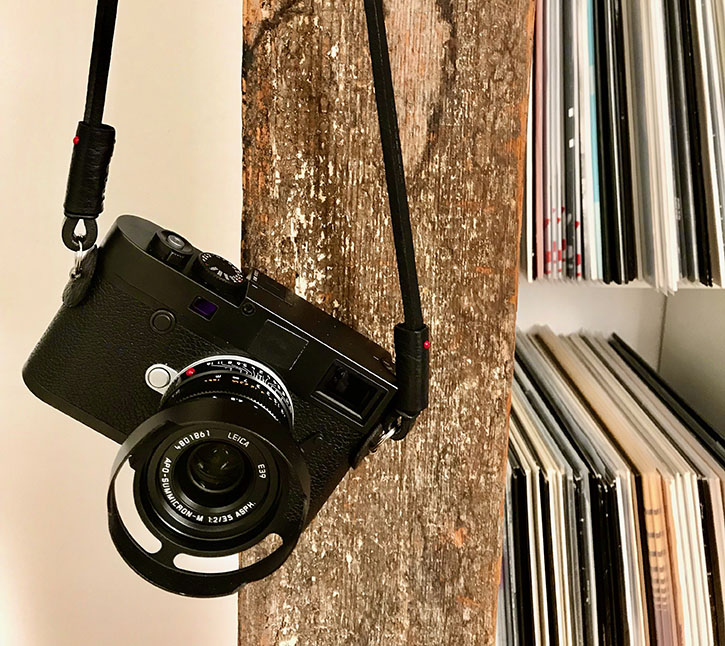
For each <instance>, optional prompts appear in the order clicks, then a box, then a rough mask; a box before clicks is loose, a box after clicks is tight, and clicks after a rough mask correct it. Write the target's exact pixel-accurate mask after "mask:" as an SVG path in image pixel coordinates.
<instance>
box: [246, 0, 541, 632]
mask: <svg viewBox="0 0 725 646" xmlns="http://www.w3.org/2000/svg"><path fill="white" fill-rule="evenodd" d="M532 4H533V3H532V2H531V0H507V2H495V1H493V0H477V1H475V2H474V1H471V0H388V2H387V6H386V9H387V11H388V16H387V27H388V37H389V40H390V46H391V59H392V62H393V68H394V76H395V82H396V94H397V104H398V111H399V114H400V126H401V131H402V140H403V152H404V156H405V161H406V169H407V173H408V179H409V191H410V198H411V214H412V221H413V227H414V233H415V241H416V247H417V252H418V268H419V272H420V277H421V288H422V295H423V304H424V310H425V313H426V317H427V319H428V322H429V324H430V326H431V333H432V343H433V345H432V390H431V408H430V410H429V411H428V412H427V413H426V414H425V416H424V417H423V418H422V419H421V421H420V422H419V423H418V425H417V426H416V428H415V429H414V431H413V433H411V435H410V436H409V437H408V439H407V440H405V441H404V442H403V443H396V444H394V443H388V444H386V445H385V446H384V448H382V449H381V450H380V452H379V453H378V454H377V455H375V456H373V457H372V458H370V459H368V460H367V461H366V462H365V463H364V464H363V465H362V466H361V467H360V468H358V469H357V470H356V471H354V472H351V473H350V474H349V475H348V477H347V478H346V479H345V480H344V481H343V483H342V485H341V486H340V487H339V488H338V489H337V491H336V492H335V493H334V494H333V496H332V497H331V498H330V500H329V502H328V503H327V505H326V506H325V507H324V508H323V510H322V511H321V512H320V514H319V515H318V517H317V518H316V519H315V520H314V522H313V523H312V525H311V526H310V528H309V529H308V530H307V532H306V533H305V535H304V536H303V537H302V539H301V540H300V543H299V545H298V547H297V549H296V551H295V552H294V554H293V555H292V557H291V558H290V559H289V561H288V562H287V563H286V564H285V566H284V567H283V568H281V569H280V570H279V571H278V572H277V573H275V574H274V575H273V576H271V577H270V578H269V579H267V580H265V581H263V582H259V583H256V584H252V585H249V586H248V587H247V588H245V589H244V590H243V591H242V592H241V594H240V599H239V622H240V629H239V630H240V637H239V639H240V644H265V645H273V644H274V645H276V644H279V645H280V646H283V645H286V646H294V645H297V646H328V645H329V646H342V645H343V644H344V645H346V646H348V645H349V646H352V645H358V644H360V645H363V644H365V645H368V644H390V645H395V646H397V645H399V644H430V645H436V646H438V645H441V644H455V645H456V646H459V645H464V644H491V643H493V639H494V633H495V616H496V612H495V609H496V596H497V587H498V580H499V567H500V551H501V548H500V545H501V518H502V506H503V481H504V473H505V464H506V462H505V456H506V443H507V416H508V408H509V387H510V380H511V373H512V366H513V352H514V325H515V317H516V287H517V273H518V272H517V262H518V239H519V221H520V217H519V216H520V213H521V208H522V195H523V173H524V151H525V138H526V128H525V123H526V110H527V95H528V87H529V65H530V60H531V37H532V31H533V6H532ZM244 29H245V31H244V70H243V90H244V101H243V104H244V214H243V243H242V248H243V258H244V264H245V266H255V267H259V268H260V269H262V270H263V271H266V272H267V273H269V274H270V275H272V276H273V277H275V278H276V279H278V280H280V281H281V282H283V283H285V284H287V285H290V286H293V287H294V288H295V289H296V291H297V293H298V294H300V295H302V296H304V297H305V298H307V299H308V300H310V301H311V302H313V303H315V304H317V305H319V306H320V307H322V308H324V309H326V310H327V311H329V312H332V313H333V314H334V315H335V316H337V317H339V318H340V319H341V320H343V321H345V322H346V323H348V324H351V325H353V326H354V327H356V328H357V329H359V330H360V331H362V332H363V333H365V334H367V335H369V336H370V337H372V338H373V339H375V340H376V341H377V342H378V343H381V344H382V345H385V346H386V347H391V348H392V329H393V324H394V323H396V322H398V321H400V320H401V317H402V313H401V306H400V296H399V292H398V281H397V275H396V267H395V259H394V250H393V241H392V235H391V230H390V222H389V216H388V207H387V202H386V196H385V189H384V175H383V165H382V157H381V149H380V142H379V135H378V126H377V118H376V115H375V108H374V95H373V90H372V80H371V70H370V62H369V60H368V52H367V36H366V33H365V18H364V12H363V5H362V0H351V1H348V2H339V1H335V0H246V4H245V8H244Z"/></svg>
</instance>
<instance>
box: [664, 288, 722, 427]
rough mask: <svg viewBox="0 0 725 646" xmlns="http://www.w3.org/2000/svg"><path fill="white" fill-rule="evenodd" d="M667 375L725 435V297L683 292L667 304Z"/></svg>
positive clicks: (710, 292) (717, 292) (707, 292)
mask: <svg viewBox="0 0 725 646" xmlns="http://www.w3.org/2000/svg"><path fill="white" fill-rule="evenodd" d="M661 372H662V376H663V377H664V378H665V379H666V380H667V381H668V382H669V383H670V385H671V386H672V387H673V388H674V389H675V390H676V391H677V392H678V393H679V394H680V395H682V396H683V398H684V399H685V400H686V401H687V402H688V403H689V404H690V405H691V406H692V407H693V408H694V409H695V410H697V412H698V413H700V415H702V416H703V417H704V418H705V419H706V420H707V421H708V422H709V423H710V424H711V425H712V426H713V427H715V428H716V429H718V430H720V431H721V432H725V292H722V291H720V290H702V289H699V290H691V291H688V290H684V291H681V292H678V293H677V294H675V296H673V297H671V298H670V299H669V300H668V302H667V315H666V318H665V330H664V337H663V340H662V364H661Z"/></svg>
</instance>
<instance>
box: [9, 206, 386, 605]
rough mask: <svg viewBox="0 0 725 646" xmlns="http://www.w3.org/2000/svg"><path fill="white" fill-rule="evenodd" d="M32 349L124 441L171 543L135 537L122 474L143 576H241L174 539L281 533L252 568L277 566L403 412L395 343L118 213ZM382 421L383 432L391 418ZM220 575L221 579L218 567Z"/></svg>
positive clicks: (205, 550) (248, 572)
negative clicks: (144, 543) (210, 566)
mask: <svg viewBox="0 0 725 646" xmlns="http://www.w3.org/2000/svg"><path fill="white" fill-rule="evenodd" d="M92 258H93V261H92V262H88V263H87V264H92V265H94V267H92V268H88V267H84V268H82V269H81V271H82V272H83V271H85V272H90V271H92V274H93V275H92V277H90V279H89V284H88V286H87V292H86V293H85V294H84V295H83V298H82V300H81V301H80V302H77V303H75V302H74V303H72V306H69V305H65V306H63V307H62V308H61V310H60V312H59V313H58V314H57V316H56V318H55V320H54V321H53V322H52V323H51V325H50V327H49V328H48V330H47V332H46V333H45V335H44V336H43V338H42V340H41V341H40V343H39V344H38V345H37V347H36V348H35V350H34V352H33V354H32V356H31V357H30V359H29V360H28V362H27V364H26V366H25V370H24V373H23V376H24V379H25V383H26V384H27V386H28V387H29V388H30V390H31V391H32V392H33V393H35V395H37V396H38V397H39V398H40V399H42V400H44V401H45V402H47V403H49V404H50V405H51V406H54V407H55V408H57V409H59V410H61V411H63V412H64V413H66V414H67V415H70V416H72V417H74V418H76V419H77V420H79V421H81V422H83V423H84V424H86V425H88V426H90V427H91V428H93V429H95V430H96V431H98V432H99V433H102V434H104V435H106V436H107V437H109V438H111V439H112V440H115V441H116V442H119V443H122V444H123V448H122V452H121V455H120V456H119V461H118V464H117V466H116V467H115V469H114V475H115V473H117V472H118V470H119V469H120V466H121V462H123V461H125V460H127V459H128V460H130V461H131V464H132V466H133V468H134V472H135V475H134V485H133V489H134V498H135V502H136V506H137V509H138V511H139V513H140V514H141V516H142V519H143V520H144V522H145V524H146V526H147V527H148V528H149V529H150V530H151V531H152V532H153V533H154V534H155V535H156V536H157V537H158V539H159V540H160V542H161V543H162V544H163V545H164V549H163V550H162V551H161V552H159V553H158V554H149V553H148V552H146V551H144V550H142V549H141V548H140V547H139V546H138V545H136V543H135V541H134V539H133V537H132V536H131V534H130V533H129V530H128V528H126V527H125V526H124V525H123V524H122V522H121V518H120V517H119V515H118V510H117V507H116V503H115V492H114V487H111V488H110V490H109V496H110V506H109V513H110V515H111V518H110V522H111V532H112V535H113V538H114V541H115V543H116V546H117V548H118V549H119V551H120V552H121V554H122V555H123V556H124V558H125V559H126V560H127V561H128V562H129V564H131V565H132V566H133V567H134V568H135V569H136V570H137V571H139V572H140V573H141V574H142V575H144V576H146V577H147V578H150V579H151V580H153V582H155V583H157V584H158V585H161V586H162V587H166V588H169V589H173V590H174V591H176V592H182V593H184V592H186V593H189V594H194V593H198V592H199V591H200V590H201V589H200V588H199V586H198V584H199V580H200V579H201V580H205V583H206V584H207V585H205V586H204V587H203V590H205V591H209V592H210V593H215V594H223V593H225V592H230V591H232V590H233V589H236V588H238V587H239V581H238V577H231V579H234V580H231V579H229V580H227V579H226V578H225V576H224V575H219V574H216V575H209V574H205V573H191V572H187V571H183V570H179V569H178V568H176V567H175V565H174V559H175V557H176V556H177V554H179V553H182V552H183V553H187V554H192V555H197V556H203V555H214V556H219V555H224V554H234V553H238V552H241V551H243V550H245V549H247V548H249V547H251V546H253V545H255V544H257V543H258V542H260V541H261V540H262V539H263V538H265V537H266V536H267V535H269V534H270V533H272V534H276V535H277V536H278V537H279V538H280V539H281V545H280V546H279V547H278V548H277V550H276V551H274V552H273V553H272V554H270V555H267V556H265V558H264V559H262V560H261V561H259V562H258V563H256V564H254V565H251V566H248V567H247V568H245V569H244V570H241V573H242V577H243V579H244V580H253V579H257V578H260V577H263V576H265V575H266V574H268V573H270V572H271V571H272V570H274V569H276V567H278V566H279V565H280V564H281V562H282V561H283V560H284V559H285V558H286V556H287V555H288V554H289V553H290V551H291V550H292V548H293V547H294V545H295V543H296V541H297V538H298V537H299V535H300V533H301V531H302V530H303V528H304V527H305V526H306V525H307V523H309V521H310V520H311V519H312V518H313V517H314V515H315V514H316V512H317V511H318V510H319V509H320V507H321V506H322V504H323V503H324V502H325V500H326V499H327V498H328V496H329V495H330V494H331V493H332V491H333V489H334V488H335V486H336V485H337V484H338V483H339V482H340V480H341V479H342V477H343V476H344V475H345V473H346V472H347V470H348V469H349V468H350V467H351V466H352V465H354V464H355V463H356V461H357V459H358V458H357V456H358V455H359V454H360V453H361V451H362V452H364V451H365V449H366V446H369V441H370V440H371V438H372V439H373V441H374V438H375V437H376V435H378V434H379V432H380V430H382V428H384V427H385V428H387V427H388V426H391V425H392V426H394V425H395V420H396V418H397V416H398V415H399V412H398V411H397V410H396V409H395V408H394V407H392V406H391V404H392V402H393V401H394V400H395V397H396V392H397V387H396V378H395V374H394V372H393V364H392V359H391V356H390V354H389V353H388V352H387V351H386V350H384V349H383V348H381V347H380V346H378V345H376V344H375V343H373V342H372V341H370V340H369V339H367V338H365V337H364V336H362V335H361V334H359V333H357V332H356V331H354V330H353V329H351V328H350V327H348V326H346V325H344V324H342V323H340V322H339V321H337V320H336V319H334V318H332V317H331V316H329V315H328V314H326V313H324V312H323V311H322V310H320V309H318V308H316V307H314V306H313V305H311V304H310V303H308V302H307V301H305V300H304V299H302V298H300V297H298V296H296V295H295V294H294V293H293V292H291V291H290V290H288V289H286V288H285V287H284V286H282V285H280V284H279V283H277V282H275V281H274V280H272V279H271V278H269V277H268V276H265V275H264V274H262V273H261V272H259V271H257V270H252V271H249V272H246V273H242V272H241V271H239V270H238V269H237V268H236V267H235V266H234V265H232V264H231V263H230V262H228V261H226V260H224V259H223V258H220V257H219V256H216V255H214V254H211V253H208V252H202V251H200V250H198V249H196V248H195V247H194V246H193V245H192V244H191V243H190V242H189V241H187V240H186V239H185V238H183V237H182V236H180V235H178V234H177V233H173V232H171V231H168V230H164V229H162V228H161V227H159V226H157V225H155V224H153V223H151V222H149V221H148V220H144V219H142V218H139V217H135V216H130V215H126V216H122V217H120V218H119V219H118V220H117V221H116V223H115V225H114V226H113V227H112V229H111V231H110V232H109V234H108V236H107V238H106V240H105V241H104V243H103V244H102V245H101V246H100V248H99V249H98V250H97V252H93V256H92ZM378 436H379V435H378ZM214 577H217V578H214Z"/></svg>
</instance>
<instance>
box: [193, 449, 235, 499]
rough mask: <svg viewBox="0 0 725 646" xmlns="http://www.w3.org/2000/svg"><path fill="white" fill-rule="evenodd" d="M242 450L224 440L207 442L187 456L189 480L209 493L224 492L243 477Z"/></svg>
mask: <svg viewBox="0 0 725 646" xmlns="http://www.w3.org/2000/svg"><path fill="white" fill-rule="evenodd" d="M244 467H245V465H244V456H243V455H242V452H241V451H239V450H238V449H236V448H235V447H233V446H231V445H230V444H227V443H226V442H207V443H205V444H202V445H201V446H197V447H196V448H195V449H194V450H193V451H192V453H191V455H190V456H189V461H188V463H187V468H188V470H189V477H190V478H191V481H192V482H193V483H194V484H195V485H196V486H197V487H199V488H200V489H202V490H204V491H208V492H211V493H224V492H226V491H229V490H230V489H233V488H234V487H235V486H237V485H238V484H239V483H240V482H241V481H242V478H244V472H245V468H244Z"/></svg>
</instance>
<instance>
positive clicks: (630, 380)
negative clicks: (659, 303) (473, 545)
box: [498, 329, 725, 646]
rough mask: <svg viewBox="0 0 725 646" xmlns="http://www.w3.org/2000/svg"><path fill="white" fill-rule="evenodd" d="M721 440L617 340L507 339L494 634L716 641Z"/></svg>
mask: <svg viewBox="0 0 725 646" xmlns="http://www.w3.org/2000/svg"><path fill="white" fill-rule="evenodd" d="M724 499H725V444H724V438H723V436H722V434H721V433H720V432H719V431H717V430H715V429H713V428H711V427H710V426H708V425H707V424H706V423H705V422H704V421H703V420H702V419H701V418H700V417H698V415H697V414H696V413H695V412H694V411H693V410H692V409H691V408H689V407H688V406H687V404H686V403H685V402H683V401H682V400H681V399H680V398H679V397H678V396H677V394H676V393H675V392H673V391H672V389H671V388H669V387H668V386H667V384H666V383H664V382H663V381H662V379H661V378H660V377H658V375H657V374H656V373H655V372H654V371H653V370H652V369H651V368H650V367H649V366H648V365H647V364H646V363H645V362H644V361H643V360H642V359H641V358H640V357H639V356H638V355H637V354H636V353H635V352H634V351H633V350H632V349H631V348H630V347H628V346H627V345H626V344H625V343H624V342H623V341H622V340H621V339H620V338H618V337H617V336H614V337H612V338H610V339H608V340H607V339H605V338H603V337H600V336H594V335H588V334H577V335H572V336H567V337H561V336H556V335H555V334H553V333H552V332H551V331H549V330H548V329H537V330H535V331H534V332H532V333H529V334H519V335H518V338H517V347H516V367H515V378H514V385H513V396H512V407H511V421H510V436H509V458H508V469H507V474H506V499H505V524H504V541H503V543H504V547H503V564H502V569H501V586H500V589H499V606H498V607H499V621H498V643H499V644H500V645H501V646H503V645H507V646H508V645H511V646H513V645H521V646H523V645H525V646H539V645H544V644H546V645H554V644H567V645H572V646H579V645H580V644H587V645H589V644H595V645H602V646H604V645H617V646H620V645H630V644H631V645H636V644H642V645H644V644H651V645H655V644H656V645H662V644H677V645H692V646H706V645H709V644H711V645H713V646H716V645H718V644H719V645H722V644H725V605H724V600H723V592H724V586H725V509H724V507H723V501H724Z"/></svg>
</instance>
